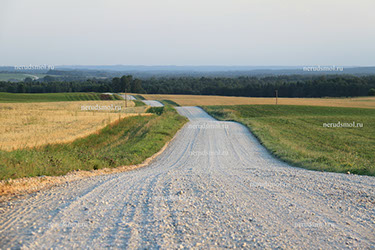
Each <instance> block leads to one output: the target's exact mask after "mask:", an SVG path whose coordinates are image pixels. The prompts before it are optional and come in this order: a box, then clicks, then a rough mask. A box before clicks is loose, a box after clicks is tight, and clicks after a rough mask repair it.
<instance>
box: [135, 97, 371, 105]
mask: <svg viewBox="0 0 375 250" xmlns="http://www.w3.org/2000/svg"><path fill="white" fill-rule="evenodd" d="M142 96H143V97H144V98H146V99H147V100H159V101H162V100H170V101H173V102H175V103H177V104H179V105H180V106H206V105H252V104H259V105H262V104H275V98H258V97H234V96H204V95H146V94H142ZM278 104H280V105H306V106H328V107H353V108H375V97H358V98H278Z"/></svg>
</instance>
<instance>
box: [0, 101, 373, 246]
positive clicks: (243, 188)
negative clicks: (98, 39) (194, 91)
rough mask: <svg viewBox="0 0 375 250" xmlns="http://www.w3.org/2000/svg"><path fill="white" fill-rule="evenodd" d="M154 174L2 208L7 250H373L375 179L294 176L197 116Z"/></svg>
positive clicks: (91, 181)
mask: <svg viewBox="0 0 375 250" xmlns="http://www.w3.org/2000/svg"><path fill="white" fill-rule="evenodd" d="M177 110H178V112H179V113H180V114H182V115H184V116H187V117H188V118H189V119H190V122H189V123H187V124H186V125H185V126H184V128H183V129H182V130H181V131H180V132H179V133H178V134H177V136H176V137H175V139H174V140H173V141H172V142H171V143H170V144H169V147H168V148H167V149H166V150H165V151H164V152H163V153H162V154H161V155H160V156H159V157H157V158H156V159H155V161H154V162H153V163H151V164H150V165H149V166H148V167H145V168H140V169H137V170H134V171H131V172H124V173H119V174H113V175H105V176H96V177H92V178H88V179H84V180H82V181H77V182H73V183H67V184H65V185H63V186H59V187H54V188H52V189H50V190H46V191H42V192H38V193H35V194H33V195H28V196H26V197H23V198H21V199H18V200H14V201H12V202H10V203H7V204H1V219H0V246H1V248H4V249H6V248H12V247H14V248H19V247H25V248H32V249H40V248H42V249H47V248H69V249H71V248H124V247H129V248H160V247H161V248H190V247H199V248H207V247H213V248H223V247H229V248H234V247H244V248H249V247H250V248H251V247H259V248H265V247H268V248H278V247H280V248H291V247H296V248H324V249H325V248H349V247H355V248H371V247H374V246H375V226H374V225H375V205H374V202H375V178H374V177H369V176H357V175H346V174H337V173H324V172H317V171H309V170H305V169H299V168H293V167H290V166H288V165H287V164H285V163H282V162H280V161H279V160H276V159H275V158H273V157H272V156H270V154H269V153H268V152H267V151H266V150H265V149H264V148H263V147H262V146H261V145H260V144H259V143H258V142H257V140H256V139H255V138H254V137H253V136H252V135H251V134H250V133H249V132H248V130H247V128H245V127H244V126H242V125H240V124H238V123H234V122H219V121H216V120H214V119H213V118H212V117H210V116H209V115H208V114H207V113H205V112H204V111H203V110H202V109H200V108H197V107H178V108H177Z"/></svg>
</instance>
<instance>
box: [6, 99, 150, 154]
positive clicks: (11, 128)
mask: <svg viewBox="0 0 375 250" xmlns="http://www.w3.org/2000/svg"><path fill="white" fill-rule="evenodd" d="M96 105H98V106H105V107H112V105H113V107H121V111H118V110H117V111H116V110H102V111H96V110H95V111H87V110H81V109H82V106H92V107H95V106H96ZM144 111H145V107H144V106H143V107H134V103H133V102H131V101H129V102H128V108H127V109H126V110H125V109H124V101H100V100H98V101H72V102H39V103H0V134H1V137H0V150H7V151H9V150H14V149H20V148H26V147H35V146H40V145H44V144H48V143H61V142H69V141H73V140H75V139H77V138H79V137H84V136H87V135H89V134H91V133H93V132H95V131H97V130H99V129H101V128H103V127H105V126H106V125H108V124H110V123H113V122H115V121H116V120H118V119H120V118H123V117H125V116H134V115H138V114H139V113H143V112H144ZM143 115H146V114H143Z"/></svg>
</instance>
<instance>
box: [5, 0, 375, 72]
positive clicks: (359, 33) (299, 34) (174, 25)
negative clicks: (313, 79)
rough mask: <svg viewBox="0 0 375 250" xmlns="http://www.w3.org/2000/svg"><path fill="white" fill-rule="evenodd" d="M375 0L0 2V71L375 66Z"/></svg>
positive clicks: (25, 0)
mask: <svg viewBox="0 0 375 250" xmlns="http://www.w3.org/2000/svg"><path fill="white" fill-rule="evenodd" d="M374 10H375V0H309V1H307V0H100V1H99V0H0V65H11V66H13V65H22V64H27V65H29V64H51V65H62V64H65V65H71V64H85V65H110V64H127V65H254V66H255V65H265V66H267V65H343V66H344V65H362V66H364V65H375V27H374V25H375V14H374Z"/></svg>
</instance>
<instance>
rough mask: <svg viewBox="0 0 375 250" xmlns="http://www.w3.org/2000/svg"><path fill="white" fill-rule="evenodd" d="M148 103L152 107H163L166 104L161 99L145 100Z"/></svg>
mask: <svg viewBox="0 0 375 250" xmlns="http://www.w3.org/2000/svg"><path fill="white" fill-rule="evenodd" d="M142 102H144V103H145V104H146V105H148V106H151V107H163V106H164V105H163V104H162V103H161V102H159V101H153V100H143V101H142Z"/></svg>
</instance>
